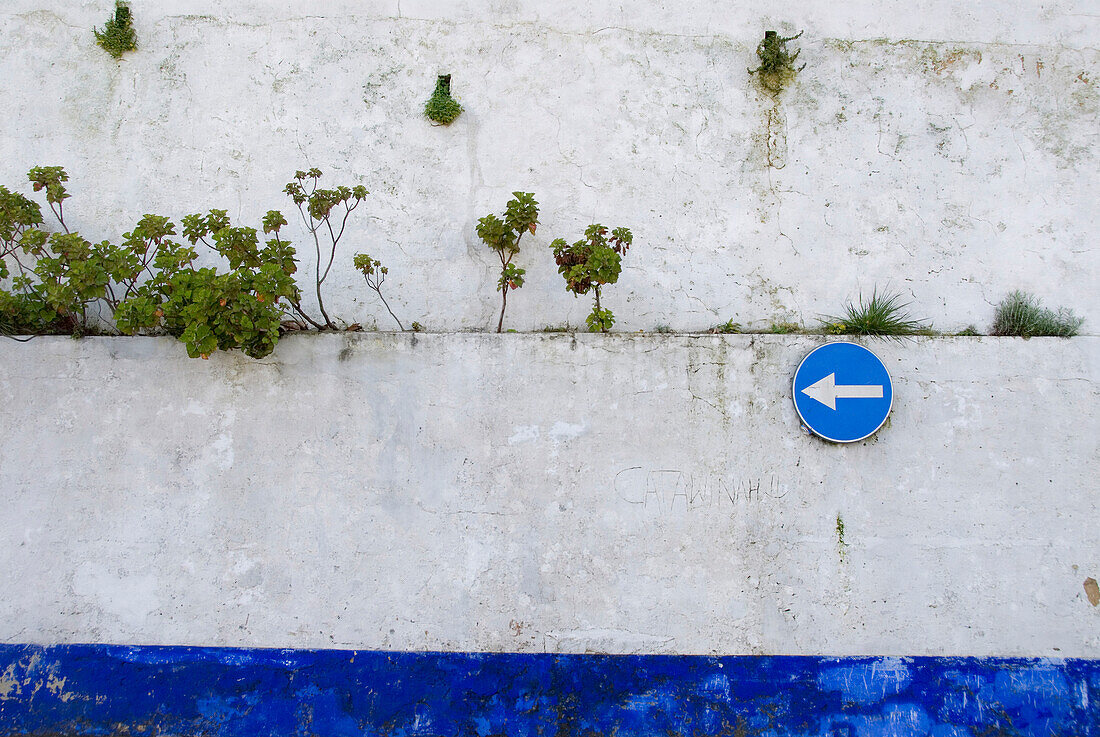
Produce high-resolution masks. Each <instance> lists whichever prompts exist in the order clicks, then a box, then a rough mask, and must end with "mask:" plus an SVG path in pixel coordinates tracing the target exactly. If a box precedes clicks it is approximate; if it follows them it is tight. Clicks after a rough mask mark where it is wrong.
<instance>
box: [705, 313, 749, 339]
mask: <svg viewBox="0 0 1100 737" xmlns="http://www.w3.org/2000/svg"><path fill="white" fill-rule="evenodd" d="M707 332H708V333H717V334H719V335H732V334H734V333H740V332H741V323H739V322H734V321H733V318H732V317H731V318H730V319H729V320H726V321H725V322H723V323H719V324H718V325H715V326H714V327H712V328H711V329H710V330H708V331H707Z"/></svg>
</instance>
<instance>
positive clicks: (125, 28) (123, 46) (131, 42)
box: [92, 0, 137, 59]
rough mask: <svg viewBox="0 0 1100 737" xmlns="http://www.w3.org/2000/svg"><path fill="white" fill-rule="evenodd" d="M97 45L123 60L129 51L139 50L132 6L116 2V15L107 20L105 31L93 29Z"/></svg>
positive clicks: (120, 1)
mask: <svg viewBox="0 0 1100 737" xmlns="http://www.w3.org/2000/svg"><path fill="white" fill-rule="evenodd" d="M92 33H94V34H95V42H96V44H97V45H98V46H99V47H100V48H101V49H103V50H104V51H106V52H107V53H108V54H110V55H111V56H113V57H114V58H115V59H121V58H122V55H123V54H125V53H126V52H127V51H136V50H137V34H135V33H134V22H133V16H132V14H131V13H130V6H129V5H127V4H126V3H124V2H122V0H117V1H116V2H115V14H114V16H113V17H111V18H108V19H107V23H106V24H104V26H103V30H102V31H101V30H99V29H98V28H93V29H92Z"/></svg>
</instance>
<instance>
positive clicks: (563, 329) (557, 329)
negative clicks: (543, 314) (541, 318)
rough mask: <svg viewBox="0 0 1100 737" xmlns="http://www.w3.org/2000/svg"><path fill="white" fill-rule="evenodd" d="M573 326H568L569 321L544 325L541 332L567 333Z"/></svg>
mask: <svg viewBox="0 0 1100 737" xmlns="http://www.w3.org/2000/svg"><path fill="white" fill-rule="evenodd" d="M572 331H573V328H571V327H570V326H569V323H567V322H563V323H562V324H561V325H546V326H544V327H543V328H542V331H541V332H543V333H569V332H572Z"/></svg>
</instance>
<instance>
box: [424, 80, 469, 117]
mask: <svg viewBox="0 0 1100 737" xmlns="http://www.w3.org/2000/svg"><path fill="white" fill-rule="evenodd" d="M461 114H462V106H461V105H459V104H458V100H456V99H454V98H453V97H451V75H449V74H440V75H439V77H438V78H437V79H436V81H435V92H433V93H432V96H431V97H429V98H428V102H426V103H425V104H424V115H425V116H426V117H427V118H428V120H430V121H432V122H433V123H435V124H436V125H450V124H451V123H453V122H455V119H456V118H457V117H458V116H459V115H461Z"/></svg>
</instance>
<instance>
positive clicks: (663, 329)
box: [653, 325, 672, 335]
mask: <svg viewBox="0 0 1100 737" xmlns="http://www.w3.org/2000/svg"><path fill="white" fill-rule="evenodd" d="M653 332H655V333H658V334H660V335H668V334H670V333H671V332H672V328H671V327H670V326H668V325H658V326H657V327H655V328H653Z"/></svg>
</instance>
